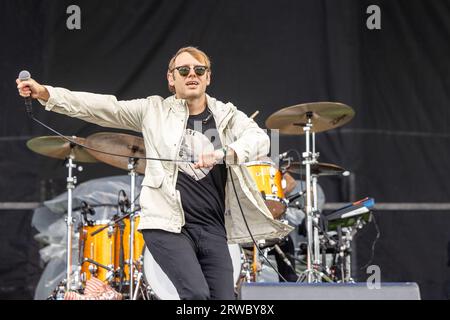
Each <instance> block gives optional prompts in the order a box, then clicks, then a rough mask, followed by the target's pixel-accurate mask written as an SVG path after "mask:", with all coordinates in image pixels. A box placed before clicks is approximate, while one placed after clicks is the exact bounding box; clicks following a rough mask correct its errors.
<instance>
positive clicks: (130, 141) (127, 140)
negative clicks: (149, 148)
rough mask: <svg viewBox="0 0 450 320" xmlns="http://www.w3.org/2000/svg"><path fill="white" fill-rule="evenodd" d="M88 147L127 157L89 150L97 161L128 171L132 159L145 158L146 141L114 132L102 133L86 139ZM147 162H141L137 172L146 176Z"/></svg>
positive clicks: (138, 162) (139, 161) (137, 166)
mask: <svg viewBox="0 0 450 320" xmlns="http://www.w3.org/2000/svg"><path fill="white" fill-rule="evenodd" d="M86 146H88V147H89V148H93V149H97V150H100V151H104V152H108V153H112V154H117V155H122V156H126V157H127V158H125V157H121V156H114V155H109V154H104V153H101V152H97V151H94V150H89V149H88V150H87V151H88V152H89V153H90V154H91V155H92V156H93V157H95V158H96V159H97V160H99V161H101V162H104V163H107V164H109V165H111V166H113V167H116V168H119V169H124V170H128V162H129V159H130V158H136V157H137V158H145V145H144V139H143V138H141V137H137V136H133V135H129V134H124V133H114V132H100V133H95V134H93V135H90V136H89V137H87V138H86ZM145 163H146V161H145V160H142V159H141V160H139V159H138V161H137V164H136V172H138V173H140V174H145Z"/></svg>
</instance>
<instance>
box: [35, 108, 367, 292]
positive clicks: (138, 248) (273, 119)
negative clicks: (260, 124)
mask: <svg viewBox="0 0 450 320" xmlns="http://www.w3.org/2000/svg"><path fill="white" fill-rule="evenodd" d="M353 117H354V111H353V110H352V108H350V107H348V106H346V105H343V104H340V103H331V102H324V103H307V104H300V105H295V106H292V107H287V108H284V109H281V110H279V111H278V112H276V113H274V114H272V115H271V116H270V117H269V118H268V119H267V121H266V126H267V128H268V129H277V130H279V132H280V133H281V134H285V135H298V136H304V138H305V146H306V150H305V151H304V152H302V153H301V159H298V160H299V161H297V162H294V161H293V159H292V158H287V157H286V158H285V159H282V160H280V161H282V162H283V163H280V164H279V165H278V166H277V165H276V164H274V163H273V162H271V161H254V162H249V163H246V164H245V166H246V167H247V169H248V171H249V172H250V174H251V176H252V177H253V178H254V181H255V184H256V186H257V187H258V189H259V191H260V192H261V196H262V197H263V199H264V200H265V203H266V205H267V207H268V209H269V210H270V212H271V214H272V216H273V218H274V219H283V215H284V214H285V212H286V209H287V208H288V206H289V205H290V203H291V202H293V201H294V199H298V198H299V197H303V198H304V205H303V207H302V210H303V211H304V213H305V226H306V236H307V241H306V243H307V248H306V253H305V259H306V269H305V270H304V271H303V272H302V273H301V274H300V277H299V281H305V282H308V283H311V282H320V281H322V280H323V279H328V277H327V276H326V275H325V274H324V272H323V271H321V270H322V269H321V265H322V263H323V261H322V259H321V250H322V245H321V243H323V239H328V237H327V236H326V235H324V232H323V230H322V229H321V227H320V225H321V224H320V221H319V220H320V219H321V215H320V212H319V208H318V200H317V182H318V178H319V177H322V176H334V175H346V174H347V173H348V172H347V171H346V170H345V169H343V168H341V167H339V166H337V165H334V164H328V163H320V162H318V158H319V153H318V152H316V142H315V136H316V133H320V132H324V131H328V130H332V129H335V128H338V127H340V126H342V125H344V124H346V123H348V122H349V121H350V120H351V119H352V118H353ZM70 141H72V142H70ZM73 142H76V143H77V144H75V143H73ZM78 144H79V145H78ZM80 145H81V146H85V148H83V147H81V146H80ZM27 146H28V147H29V148H30V149H31V150H32V151H34V152H36V153H39V154H42V155H45V156H48V157H52V158H57V159H62V160H65V163H66V168H67V192H68V199H67V218H66V229H67V253H66V263H67V268H66V278H65V279H64V280H63V282H62V283H61V284H60V285H59V287H58V288H57V289H55V292H54V295H53V298H58V297H59V298H63V297H64V292H68V291H72V292H73V291H77V292H81V293H82V292H83V289H84V288H85V287H86V284H87V282H88V281H89V280H90V279H92V278H97V279H100V280H101V281H102V282H104V283H106V284H108V285H109V286H110V287H111V288H113V289H114V290H116V291H117V292H120V293H121V294H122V295H123V297H124V298H125V299H130V300H134V299H139V298H143V299H152V298H156V299H177V298H178V295H177V293H176V290H175V288H174V287H173V285H172V284H171V282H170V280H169V279H168V278H167V276H166V275H165V273H164V272H163V271H162V270H161V269H160V268H159V266H158V264H157V263H156V262H155V261H154V259H153V257H152V256H151V254H150V252H149V251H148V250H147V249H146V248H145V243H144V240H143V236H142V234H141V233H140V232H139V231H138V230H137V225H138V223H139V219H140V211H139V207H138V206H136V204H135V203H136V202H135V200H136V199H137V197H136V186H135V183H136V176H137V175H138V174H144V173H145V161H144V160H141V158H145V155H146V153H145V147H144V141H143V139H142V138H140V137H137V136H132V135H127V134H119V133H110V132H103V133H96V134H93V135H91V136H89V137H87V138H85V139H84V138H79V137H67V139H66V138H63V137H58V136H49V137H38V138H34V139H31V140H30V141H28V142H27ZM96 150H97V151H96ZM100 150H105V151H107V152H101V151H100ZM114 154H115V155H121V156H114ZM298 154H299V153H298ZM124 156H126V157H124ZM94 162H102V163H106V164H109V165H111V166H114V167H117V168H120V169H124V170H126V171H127V172H128V175H129V176H130V200H127V201H122V203H121V204H122V206H121V208H122V210H118V211H120V212H118V213H117V215H115V216H114V218H112V219H111V220H106V221H96V220H91V218H89V217H88V216H89V210H83V208H82V217H83V219H82V220H83V221H82V222H80V224H79V225H78V226H77V227H76V228H75V230H74V219H73V216H72V213H73V208H72V190H73V189H74V188H75V186H76V184H77V178H76V176H74V171H82V167H81V166H79V165H78V163H94ZM286 173H292V174H299V176H300V179H301V180H303V181H304V182H305V186H306V190H305V191H304V192H300V193H299V194H298V195H296V196H294V197H293V198H292V197H289V198H288V197H286V196H285V193H284V190H285V189H286V181H285V179H284V178H283V176H284V175H285V174H286ZM87 207H88V206H87ZM358 222H360V221H359V220H358ZM74 231H75V232H77V233H79V246H78V248H79V258H78V261H77V263H73V261H72V242H73V240H72V239H73V234H74ZM256 245H258V244H256ZM256 245H255V246H256ZM229 249H230V255H231V257H232V261H233V268H234V281H235V285H236V286H238V285H239V283H240V282H242V281H255V279H256V276H255V273H256V272H258V269H257V268H256V267H255V264H256V261H257V257H256V254H255V252H253V253H252V256H251V257H249V256H248V254H246V252H245V250H244V249H243V248H242V247H241V246H240V245H229ZM255 251H256V250H255ZM73 269H75V270H73Z"/></svg>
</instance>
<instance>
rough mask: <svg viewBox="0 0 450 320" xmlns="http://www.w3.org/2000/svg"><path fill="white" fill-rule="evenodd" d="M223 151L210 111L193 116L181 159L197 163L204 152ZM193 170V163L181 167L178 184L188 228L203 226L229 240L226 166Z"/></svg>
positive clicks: (219, 165)
mask: <svg viewBox="0 0 450 320" xmlns="http://www.w3.org/2000/svg"><path fill="white" fill-rule="evenodd" d="M221 147H222V144H221V142H220V137H219V134H218V132H217V127H216V122H215V120H214V117H213V116H212V113H211V112H210V111H209V109H208V108H206V109H205V111H204V112H202V113H201V114H198V115H192V116H189V119H188V124H187V128H186V132H185V135H184V138H183V142H182V144H181V149H180V157H181V159H184V160H194V161H195V162H197V161H198V156H199V154H201V153H202V152H203V151H214V150H217V149H220V148H221ZM193 167H194V164H193V163H180V165H179V171H180V172H179V174H178V180H177V189H178V190H179V191H180V194H181V203H182V205H183V210H184V213H185V220H186V227H188V228H189V227H193V226H202V227H203V228H205V229H206V230H207V231H208V232H211V233H214V234H219V235H224V236H226V231H225V217H224V212H225V184H226V181H227V169H226V165H225V164H224V163H223V162H221V163H219V164H217V165H215V166H214V167H213V168H212V169H211V168H201V169H194V168H193Z"/></svg>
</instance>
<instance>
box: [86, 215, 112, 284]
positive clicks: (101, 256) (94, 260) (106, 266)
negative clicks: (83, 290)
mask: <svg viewBox="0 0 450 320" xmlns="http://www.w3.org/2000/svg"><path fill="white" fill-rule="evenodd" d="M108 222H109V221H94V224H93V225H83V226H82V227H81V230H80V246H79V249H80V264H81V275H80V276H81V282H82V283H83V284H86V281H87V280H89V279H91V278H92V277H96V278H98V279H100V280H102V281H103V282H110V281H112V279H113V275H114V254H115V252H114V247H115V239H114V234H115V232H114V228H113V227H107V226H108ZM105 227H107V228H105ZM101 228H105V229H104V230H102V231H100V232H99V233H97V234H95V235H92V233H94V232H95V231H97V230H99V229H101Z"/></svg>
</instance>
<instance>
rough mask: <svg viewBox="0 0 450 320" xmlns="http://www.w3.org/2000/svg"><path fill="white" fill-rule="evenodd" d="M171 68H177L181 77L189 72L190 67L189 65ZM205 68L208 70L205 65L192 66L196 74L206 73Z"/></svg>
mask: <svg viewBox="0 0 450 320" xmlns="http://www.w3.org/2000/svg"><path fill="white" fill-rule="evenodd" d="M173 70H178V73H179V74H180V75H181V76H182V77H186V76H187V75H188V74H189V72H191V67H189V66H181V67H176V68H174V69H173ZM173 70H172V71H173ZM206 70H208V67H207V66H194V72H195V74H196V75H198V76H202V75H204V74H205V73H206Z"/></svg>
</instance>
